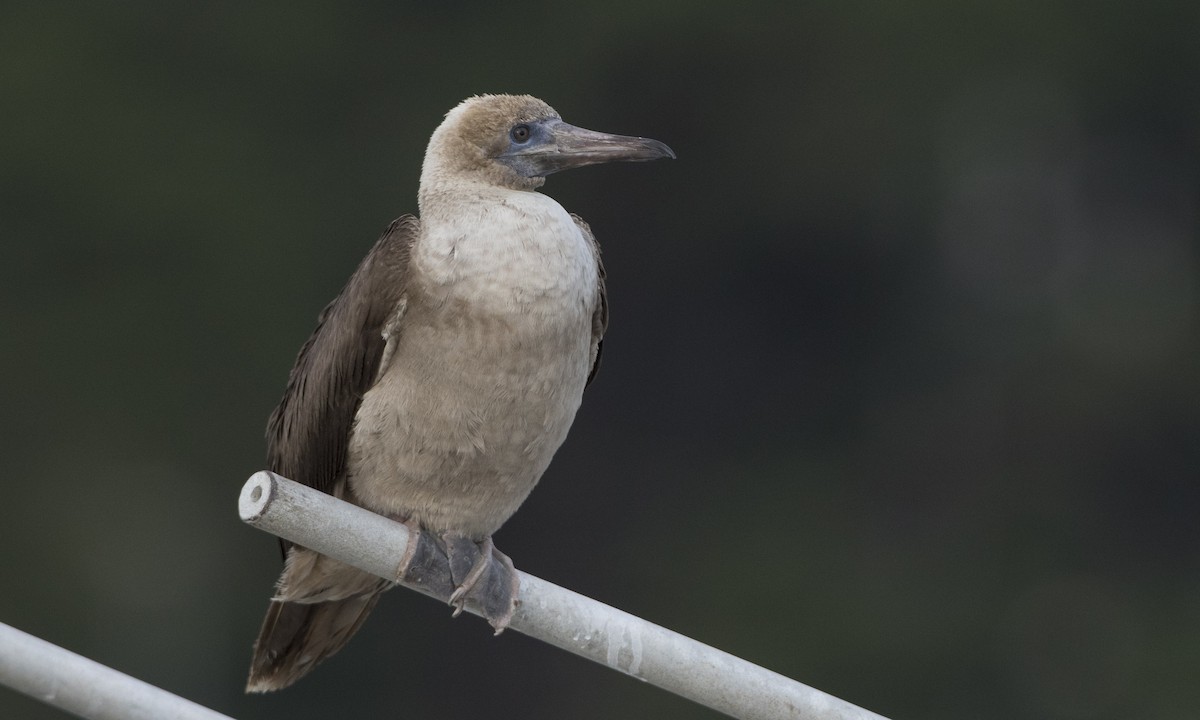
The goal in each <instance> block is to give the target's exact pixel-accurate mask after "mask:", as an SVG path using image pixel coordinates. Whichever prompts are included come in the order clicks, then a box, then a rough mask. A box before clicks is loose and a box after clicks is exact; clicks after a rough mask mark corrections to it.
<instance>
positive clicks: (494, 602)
mask: <svg viewBox="0 0 1200 720" xmlns="http://www.w3.org/2000/svg"><path fill="white" fill-rule="evenodd" d="M404 524H405V525H407V526H408V530H409V533H410V534H409V540H408V549H407V550H406V551H405V553H404V558H403V559H402V560H401V561H400V567H399V568H398V569H397V578H398V579H399V580H400V581H401V582H403V583H404V584H406V585H411V586H414V587H417V588H419V589H421V590H424V591H426V592H428V593H429V594H431V595H433V596H434V597H437V598H440V599H441V600H443V601H445V602H447V603H449V604H450V605H453V606H454V616H455V617H458V615H459V614H460V613H461V612H462V611H463V608H464V607H466V605H467V603H468V602H472V603H474V604H476V605H478V606H479V608H480V610H481V611H482V612H483V616H484V617H485V618H487V621H488V622H489V623H490V624H491V626H492V627H493V628H495V629H496V634H497V635H499V634H500V633H501V632H503V631H504V628H506V627H508V624H509V622H511V621H512V617H513V613H515V612H516V609H517V592H518V590H519V581H518V579H517V570H516V568H514V567H513V563H512V560H511V559H509V557H508V556H507V555H505V554H504V553H502V552H500V551H499V550H497V549H496V546H495V544H494V543H493V542H492V538H491V537H486V538H484V539H483V540H480V541H475V540H472V539H470V538H468V537H466V536H463V535H456V534H453V533H446V534H444V535H441V536H438V535H434V534H433V533H430V532H427V531H425V530H422V529H421V527H420V526H419V525H417V523H415V522H412V521H405V522H404Z"/></svg>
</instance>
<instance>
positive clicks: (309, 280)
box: [0, 0, 1200, 720]
mask: <svg viewBox="0 0 1200 720" xmlns="http://www.w3.org/2000/svg"><path fill="white" fill-rule="evenodd" d="M1198 8H1200V6H1198V5H1197V4H1196V3H1194V2H1143V3H1108V2H1094V3H1036V2H1015V3H1013V2H1009V3H991V4H987V3H983V4H974V3H973V4H961V3H954V2H913V3H862V2H840V3H832V2H829V3H754V2H748V3H747V2H743V3H736V4H734V3H717V2H703V1H701V2H691V3H683V2H666V1H661V2H655V1H653V0H643V1H641V2H626V1H624V0H610V1H609V2H605V3H591V4H587V5H585V4H576V5H565V4H563V5H555V4H547V3H537V2H534V3H520V4H511V3H506V4H485V3H478V2H440V3H433V2H423V3H411V2H374V3H357V4H353V5H351V4H343V3H320V2H289V3H270V2H265V3H255V4H252V5H251V4H247V3H241V2H208V3H195V4H186V3H157V2H128V3H108V4H100V3H93V4H82V3H56V2H36V3H35V2H23V1H20V2H13V1H12V0H10V1H9V2H7V3H5V4H4V6H3V8H2V9H0V203H2V204H0V298H2V302H3V307H4V310H5V312H4V315H5V317H4V321H3V341H2V344H0V372H2V373H3V377H4V378H5V379H4V381H3V382H2V383H0V387H2V388H3V391H2V392H3V394H2V396H0V435H2V437H3V438H4V441H3V459H4V465H5V477H6V488H5V501H4V502H3V504H2V505H0V547H2V548H3V550H2V551H0V566H2V567H3V573H2V577H3V580H2V581H0V582H2V585H0V590H2V592H0V621H3V622H7V623H10V624H12V625H15V626H16V627H18V628H21V629H23V630H26V631H28V632H31V633H34V634H36V635H39V636H42V637H44V638H46V639H48V640H51V641H53V642H56V643H59V644H62V645H64V646H66V647H68V648H70V649H72V650H75V651H77V652H80V653H82V654H84V655H86V656H89V657H92V658H94V659H96V660H98V661H100V662H103V663H106V664H108V665H111V666H113V667H116V668H118V669H120V670H123V671H125V672H128V673H130V674H132V675H134V676H137V677H139V678H142V679H145V680H147V681H149V682H152V683H155V684H158V685H161V686H162V687H164V688H166V689H168V690H171V691H173V692H176V693H179V694H182V695H184V696H186V697H189V698H191V699H194V700H197V701H199V702H201V703H204V704H207V705H210V706H212V707H213V708H215V709H218V710H220V711H222V712H225V713H229V714H231V715H233V716H236V717H239V718H245V719H249V718H257V719H267V718H288V719H289V720H293V719H294V720H300V719H303V718H329V717H354V718H384V717H413V718H459V717H471V716H480V715H484V714H486V716H487V717H490V718H496V719H497V720H499V719H501V718H580V719H584V720H586V719H590V718H623V717H662V718H714V717H716V715H715V713H711V712H709V711H707V710H704V709H702V708H699V707H697V706H694V705H692V704H690V703H688V702H686V701H684V700H680V699H678V698H675V697H672V696H669V695H667V694H666V693H663V692H661V691H659V690H656V689H654V688H651V687H647V686H645V685H642V684H640V683H638V682H636V681H633V680H630V679H628V678H626V677H623V676H620V675H618V674H616V673H613V672H610V671H608V670H606V669H604V668H601V667H599V666H595V665H592V664H590V663H588V662H586V661H583V660H579V659H576V658H574V657H570V656H567V655H565V654H564V653H562V652H560V651H558V650H555V649H553V648H550V647H548V646H544V645H541V644H539V643H537V642H535V641H532V640H529V639H528V638H524V637H522V636H520V635H517V634H515V633H507V634H505V635H504V636H502V637H501V638H499V639H493V638H492V637H491V633H490V632H489V631H488V629H487V627H486V626H485V625H484V624H483V622H482V621H480V620H478V619H477V618H461V619H459V620H455V621H451V619H450V617H449V615H450V613H449V611H448V610H447V609H446V608H444V607H441V606H439V605H437V604H436V603H433V602H431V601H429V600H427V599H425V598H423V597H420V596H417V595H415V594H412V593H407V592H403V591H394V592H392V593H389V594H388V596H386V597H385V599H384V601H383V602H382V603H381V604H380V607H379V608H378V609H377V610H376V611H375V613H374V615H373V616H372V618H371V619H370V621H369V622H368V623H367V625H366V626H365V628H364V629H363V631H362V632H361V633H360V634H359V636H358V637H356V638H355V640H354V641H353V642H352V643H351V644H350V645H349V646H348V647H347V649H346V650H344V651H343V652H342V653H341V654H340V655H338V656H337V657H336V658H334V659H333V660H331V661H329V662H328V663H326V664H325V665H323V666H322V667H320V668H319V670H318V671H317V672H316V673H315V674H313V675H312V676H311V677H309V678H307V679H305V680H304V681H302V682H301V683H300V684H299V685H297V686H296V687H294V688H292V689H289V690H287V691H285V692H282V693H279V694H276V695H271V696H266V697H246V696H243V695H242V692H241V688H242V684H243V681H244V676H245V673H246V671H247V666H248V661H249V657H250V646H251V643H252V641H253V639H254V636H255V633H256V632H257V630H258V624H259V622H260V620H261V617H262V613H263V611H264V610H265V607H266V601H267V598H268V596H269V594H270V592H271V584H272V582H273V581H274V579H275V577H276V573H277V570H278V560H279V558H278V550H277V547H276V544H275V542H274V540H273V539H272V538H270V537H268V536H266V535H264V534H262V533H259V532H257V531H254V530H251V529H249V528H247V527H245V526H243V525H242V524H241V523H240V522H239V521H238V519H237V516H236V512H235V505H236V498H237V494H238V490H239V488H240V486H241V484H242V482H243V481H244V479H245V478H246V477H247V476H248V475H249V474H250V473H251V472H253V471H254V470H257V469H259V468H260V467H261V466H262V462H263V460H262V458H263V442H262V429H263V426H264V424H265V421H266V418H267V415H268V413H269V412H270V410H271V408H272V407H273V406H274V404H275V402H276V401H277V400H278V398H279V396H280V394H281V392H282V390H283V385H284V381H285V379H286V375H287V372H288V369H289V367H290V365H291V362H292V360H293V358H294V356H295V353H296V351H297V349H298V348H299V346H300V344H301V343H302V342H303V341H304V339H305V338H306V337H307V335H308V333H309V331H310V330H311V329H312V327H313V324H314V320H315V317H316V314H317V312H318V311H319V310H320V308H321V307H322V306H323V305H324V304H325V303H326V302H327V301H328V300H329V299H330V298H332V297H333V296H334V295H335V294H336V293H337V291H338V290H339V288H340V287H341V285H342V283H343V282H344V281H345V279H346V278H347V277H348V276H349V274H350V272H351V271H352V270H353V268H354V267H355V265H356V264H357V262H358V260H359V259H360V258H361V257H362V255H363V254H364V253H365V252H366V250H367V249H368V248H369V247H370V245H371V244H372V243H373V242H374V240H375V238H376V237H377V236H378V234H379V232H380V231H381V230H382V229H383V228H384V227H385V226H386V225H387V223H388V222H389V221H390V220H391V219H392V218H394V217H396V216H398V215H400V214H401V213H404V212H410V211H414V210H415V209H416V203H415V193H416V187H417V179H418V172H419V165H420V162H421V157H422V154H423V152H424V147H425V142H426V140H427V138H428V136H429V133H430V132H431V131H432V130H433V128H434V127H435V126H436V125H437V124H438V123H439V122H440V120H441V117H442V115H443V113H444V112H445V111H446V110H448V109H449V108H450V107H452V106H453V105H454V104H456V103H457V102H458V101H459V100H461V99H462V98H464V97H467V96H469V95H472V94H475V93H480V92H528V93H532V94H535V95H538V96H540V97H542V98H544V99H545V100H547V101H549V102H550V103H551V104H552V105H554V106H555V107H556V109H558V110H559V111H560V112H561V113H562V114H563V116H564V118H565V119H566V120H567V121H568V122H572V123H575V124H578V125H582V126H584V127H589V128H594V129H599V130H607V131H611V132H618V133H625V134H638V135H646V136H650V137H655V138H658V139H661V140H663V141H665V142H667V143H669V144H670V145H671V146H672V147H673V148H674V149H675V150H676V151H677V152H678V154H679V160H678V161H675V162H660V163H654V164H652V165H641V166H634V165H619V166H605V167H597V168H589V169H586V170H580V171H576V172H572V173H567V174H564V175H562V176H555V177H553V178H551V180H550V182H549V183H548V184H547V187H546V188H545V192H547V193H548V194H550V195H552V196H553V197H555V198H556V199H558V200H559V201H560V202H561V203H563V205H565V206H566V207H567V208H568V209H570V210H572V211H574V212H578V213H580V214H582V215H583V216H584V217H585V218H587V219H588V220H589V221H590V222H591V225H592V228H593V229H594V231H595V232H596V235H597V237H598V238H599V239H600V241H601V242H602V243H603V244H604V249H605V262H606V264H607V267H608V273H609V294H610V301H611V306H612V325H611V330H610V333H609V335H608V337H607V342H606V345H605V360H604V368H603V371H602V372H601V373H600V375H599V377H598V378H597V382H596V383H594V384H593V385H592V387H591V388H590V389H589V390H588V393H587V396H586V398H585V402H584V406H583V410H582V411H581V412H580V415H579V418H578V419H577V421H576V424H575V428H574V430H573V432H572V435H571V437H570V439H569V440H568V441H567V444H566V445H565V446H564V447H563V449H562V450H561V451H560V452H559V454H558V457H557V458H556V460H555V462H554V464H553V465H552V466H551V468H550V470H549V472H548V473H547V474H546V476H545V478H544V480H543V483H542V485H541V487H539V489H538V490H537V491H536V492H535V493H534V494H533V496H532V497H531V498H530V500H529V501H528V503H527V504H526V505H525V507H524V508H523V509H522V511H521V512H520V513H518V514H517V516H516V517H515V518H514V519H513V520H512V521H511V522H510V523H509V524H508V525H507V526H506V527H505V528H504V529H503V530H502V531H501V532H500V534H499V536H498V538H497V541H498V544H499V546H500V547H501V548H503V549H504V550H505V551H507V552H508V553H509V554H510V555H512V556H513V557H514V558H515V559H516V562H517V565H518V566H519V567H521V568H522V569H524V570H527V571H529V572H532V573H534V574H537V575H540V576H542V577H545V578H547V579H549V580H551V581H554V582H557V583H559V584H562V585H566V586H568V587H571V588H573V589H575V590H577V591H580V592H583V593H585V594H588V595H591V596H593V597H596V598H598V599H600V600H603V601H605V602H608V603H611V604H613V605H616V606H618V607H620V608H622V609H625V610H628V611H630V612H633V613H635V614H639V615H641V616H643V617H646V618H648V619H650V620H653V621H655V622H658V623H661V624H664V625H666V626H669V627H671V628H673V629H676V630H678V631H680V632H683V633H686V634H689V635H691V636H694V637H696V638H698V639H700V640H703V641H705V642H708V643H711V644H714V645H716V646H718V647H720V648H722V649H725V650H728V651H730V652H732V653H735V654H738V655H741V656H743V657H746V658H747V659H749V660H752V661H755V662H758V663H761V664H763V665H766V666H768V667H770V668H772V669H774V670H777V671H779V672H781V673H783V674H786V675H788V676H791V677H795V678H797V679H799V680H801V681H803V682H806V683H808V684H811V685H814V686H816V687H819V688H821V689H823V690H826V691H828V692H831V693H834V694H836V695H839V696H841V697H844V698H846V699H848V700H850V701H852V702H855V703H857V704H861V705H863V706H865V707H868V708H870V709H872V710H875V711H877V712H880V713H882V714H885V715H888V716H891V717H894V718H981V719H988V718H997V719H999V718H1012V717H1037V718H1069V719H1073V720H1078V719H1081V718H1127V717H1137V718H1149V719H1171V718H1192V717H1195V713H1196V708H1197V707H1198V706H1200V682H1197V670H1198V668H1200V572H1198V571H1200V512H1198V511H1200V486H1198V483H1197V481H1198V479H1200V478H1198V475H1200V363H1198V361H1197V359H1198V357H1200V312H1198V311H1200V260H1198V252H1197V251H1198V249H1200V248H1198V245H1200V9H1198ZM0 717H4V718H58V717H62V715H61V714H60V713H58V712H57V711H54V710H50V709H48V708H45V707H43V706H42V705H40V704H38V703H36V702H35V701H33V700H29V699H26V698H24V697H22V696H18V695H16V694H15V693H13V692H11V691H8V690H3V689H0Z"/></svg>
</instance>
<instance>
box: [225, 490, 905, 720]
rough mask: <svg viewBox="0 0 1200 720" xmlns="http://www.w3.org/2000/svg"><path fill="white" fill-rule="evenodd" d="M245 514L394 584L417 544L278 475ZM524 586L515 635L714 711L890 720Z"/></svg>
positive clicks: (572, 598)
mask: <svg viewBox="0 0 1200 720" xmlns="http://www.w3.org/2000/svg"><path fill="white" fill-rule="evenodd" d="M238 510H239V512H240V513H241V516H242V520H244V521H246V522H247V523H249V524H251V525H253V526H254V527H257V528H259V529H261V530H265V531H267V532H270V533H273V534H275V535H279V536H280V537H283V538H286V539H288V540H291V541H292V542H295V543H298V544H300V545H303V546H305V547H308V548H312V549H313V550H316V551H318V552H321V553H324V554H326V555H328V556H330V557H332V558H335V559H337V560H341V561H342V562H345V563H348V564H350V565H354V566H355V567H358V568H361V569H362V570H366V571H367V572H370V573H373V574H375V575H379V576H380V577H383V578H386V579H389V580H395V578H396V570H397V567H398V566H399V564H400V559H401V558H403V557H404V550H405V548H406V547H407V546H408V528H406V527H404V525H402V524H400V523H397V522H393V521H391V520H388V519H387V518H384V517H381V516H379V515H376V514H375V513H372V512H371V511H369V510H365V509H363V508H360V507H358V506H355V505H351V504H349V503H346V502H343V501H341V500H338V499H336V498H334V497H333V496H331V495H326V494H325V493H322V492H319V491H317V490H314V489H312V488H310V487H307V486H305V485H300V484H299V483H295V482H292V481H291V480H288V479H286V478H283V477H280V476H278V475H275V474H274V473H269V472H257V473H255V474H254V475H252V476H251V477H250V479H249V480H248V481H247V482H246V484H245V486H244V487H243V488H242V494H241V498H240V499H239V502H238ZM520 579H521V590H520V598H519V605H518V607H517V612H516V615H515V616H514V617H513V620H512V624H511V625H509V628H510V629H511V630H515V631H517V632H520V633H524V634H525V635H529V636H530V637H535V638H538V639H539V640H543V641H545V642H548V643H550V644H551V645H555V646H557V647H560V648H562V649H564V650H568V651H570V652H573V653H575V654H576V655H581V656H583V657H585V658H588V659H589V660H594V661H595V662H598V663H600V664H602V665H607V666H608V667H610V668H612V669H614V670H618V671H620V672H623V673H625V674H627V675H632V676H633V677H636V678H638V679H639V680H644V681H646V682H648V683H651V684H652V685H656V686H658V687H660V688H662V689H664V690H667V691H669V692H672V693H675V694H676V695H680V696H682V697H685V698H688V699H689V700H694V701H695V702H698V703H700V704H701V705H704V706H706V707H710V708H712V709H714V710H718V711H720V712H723V713H725V714H727V715H730V716H732V717H736V718H743V719H744V720H781V719H791V720H868V719H874V720H885V719H884V718H882V716H880V715H876V714H875V713H872V712H869V711H867V710H864V709H862V708H860V707H857V706H855V705H851V704H850V703H848V702H846V701H844V700H839V699H838V698H836V697H833V696H832V695H829V694H827V693H823V692H821V691H820V690H816V689H814V688H811V687H809V686H807V685H804V684H803V683H799V682H796V681H795V680H792V679H790V678H787V677H784V676H783V675H780V674H778V673H774V672H771V671H770V670H767V669H766V668H762V667H759V666H757V665H754V664H753V663H749V662H747V661H745V660H742V659H741V658H738V657H734V656H733V655H730V654H729V653H726V652H722V651H721V650H717V649H716V648H712V647H709V646H708V645H705V644H703V643H700V642H697V641H695V640H692V639H691V638H688V637H685V636H683V635H680V634H679V633H677V632H673V631H671V630H668V629H666V628H664V627H661V626H658V625H655V624H653V623H650V622H646V621H645V620H642V619H641V618H638V617H635V616H633V615H630V614H629V613H626V612H622V611H621V610H617V609H616V608H613V607H610V606H608V605H605V604H604V603H601V602H597V601H595V600H592V599H591V598H587V597H584V596H583V595H580V594H579V593H575V592H572V591H570V590H567V589H566V588H561V587H559V586H557V585H554V584H552V583H549V582H546V581H545V580H542V579H540V578H536V577H534V576H532V575H529V574H528V573H521V574H520ZM467 611H468V612H473V613H475V614H479V613H478V612H476V611H475V609H473V608H472V607H471V606H470V605H468V606H467Z"/></svg>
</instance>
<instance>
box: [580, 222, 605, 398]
mask: <svg viewBox="0 0 1200 720" xmlns="http://www.w3.org/2000/svg"><path fill="white" fill-rule="evenodd" d="M571 219H572V220H574V221H575V225H577V226H578V227H579V231H580V232H582V233H583V236H584V237H585V238H587V241H588V242H589V243H590V244H591V246H592V252H593V253H594V254H595V256H596V269H597V270H598V271H599V277H598V278H597V283H596V294H597V296H598V297H597V300H598V302H597V303H596V312H594V313H592V370H591V372H589V373H588V379H587V384H588V385H591V384H592V378H594V377H596V373H597V372H598V371H599V370H600V354H601V352H602V350H603V349H604V331H605V330H607V329H608V290H607V289H606V288H605V287H604V261H603V260H602V259H601V258H600V243H598V242H596V236H595V235H593V234H592V228H591V227H589V226H588V224H587V223H586V222H584V221H583V218H581V217H579V216H578V215H576V214H575V213H571Z"/></svg>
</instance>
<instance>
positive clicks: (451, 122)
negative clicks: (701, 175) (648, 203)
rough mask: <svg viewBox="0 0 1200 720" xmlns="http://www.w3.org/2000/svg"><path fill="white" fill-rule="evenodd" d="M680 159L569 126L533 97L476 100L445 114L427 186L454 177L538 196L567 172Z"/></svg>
mask: <svg viewBox="0 0 1200 720" xmlns="http://www.w3.org/2000/svg"><path fill="white" fill-rule="evenodd" d="M674 157H675V153H674V152H673V151H672V150H671V148H669V147H667V146H666V145H665V144H663V143H661V142H659V141H658V140H651V139H650V138H642V137H630V136H625V135H612V134H609V133H602V132H595V131H593V130H585V129H583V128H580V127H575V126H574V125H569V124H567V123H565V122H563V120H562V118H561V117H560V116H559V114H558V113H557V112H555V110H554V108H552V107H550V106H549V105H547V104H546V103H545V102H543V101H541V100H539V99H537V98H535V97H533V96H531V95H477V96H475V97H472V98H468V99H466V100H464V101H463V102H462V103H460V104H459V105H458V106H457V107H455V108H454V109H453V110H451V111H450V112H448V113H446V119H445V121H443V122H442V124H441V125H440V126H438V128H437V130H435V131H434V133H433V136H432V137H431V138H430V139H429V148H428V150H427V151H426V153H425V164H424V167H423V169H422V173H421V185H422V188H423V189H430V188H432V187H434V186H436V185H438V184H439V183H440V182H441V181H442V180H444V179H445V178H446V177H448V176H454V177H455V180H456V182H461V180H462V179H464V178H468V177H470V178H472V179H476V180H478V181H480V182H484V183H487V184H490V185H498V186H501V187H507V188H511V189H514V190H532V189H534V188H537V187H540V186H541V185H542V183H544V182H545V181H546V176H547V175H550V174H552V173H556V172H559V171H561V170H568V169H570V168H574V167H582V166H584V165H595V164H598V163H607V162H641V161H647V160H657V159H659V158H674Z"/></svg>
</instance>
